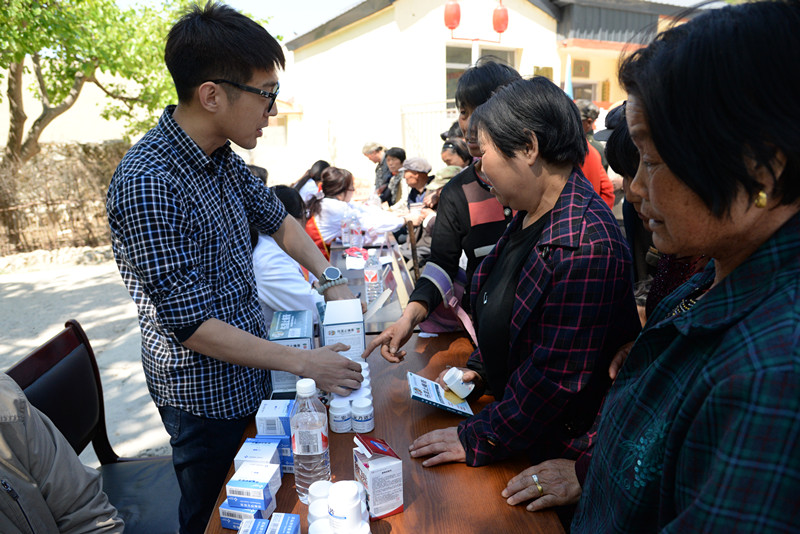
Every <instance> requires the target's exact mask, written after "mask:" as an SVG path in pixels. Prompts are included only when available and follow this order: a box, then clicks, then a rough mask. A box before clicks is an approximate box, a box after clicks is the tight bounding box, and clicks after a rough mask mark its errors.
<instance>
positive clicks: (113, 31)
mask: <svg viewBox="0 0 800 534" xmlns="http://www.w3.org/2000/svg"><path fill="white" fill-rule="evenodd" d="M4 3H5V4H6V6H5V7H4V8H3V9H0V79H3V78H4V77H6V73H7V70H8V68H9V66H10V65H11V64H13V63H23V64H24V65H25V66H26V68H27V69H29V70H31V71H34V72H36V73H37V74H39V75H40V77H39V79H37V80H36V83H35V84H34V85H33V87H29V88H28V89H29V90H31V91H33V92H34V94H38V95H40V99H42V100H43V102H44V103H49V106H50V107H53V108H55V107H57V106H58V105H59V104H60V103H62V102H64V100H65V99H66V98H68V95H69V93H70V91H72V90H74V86H75V81H76V78H79V77H80V76H83V77H85V78H86V81H87V82H90V83H97V84H98V85H99V86H100V87H101V88H102V89H103V90H104V91H105V92H106V94H107V95H108V98H109V100H108V102H109V103H108V107H107V108H106V110H105V111H104V112H103V113H104V116H106V117H114V118H118V119H123V120H125V121H126V124H127V126H128V132H127V133H128V134H129V135H135V134H138V133H140V132H141V131H142V130H144V129H146V128H147V127H149V126H152V124H153V123H154V122H155V117H157V115H158V113H159V112H160V111H161V110H162V109H163V108H164V106H166V105H167V104H168V103H169V102H171V101H173V100H174V99H175V97H174V89H173V88H172V83H171V80H170V78H169V73H168V72H167V69H166V67H165V66H164V59H163V58H164V39H165V37H166V35H167V33H168V31H169V28H170V27H171V25H172V24H173V23H174V21H175V20H177V18H178V16H179V13H180V12H181V11H182V10H183V9H184V8H185V7H186V6H187V5H188V4H189V1H188V0H164V1H163V2H162V4H161V5H160V6H158V7H157V8H152V7H143V8H130V9H125V10H123V9H120V8H119V6H117V4H116V2H115V1H114V0H44V1H43V0H38V1H37V0H4ZM34 58H37V59H38V61H36V62H35V61H34ZM37 64H38V66H39V67H40V68H38V69H37V68H36V67H35V65H37ZM41 95H46V96H44V97H43V96H41ZM3 96H4V95H0V101H2V100H1V99H2V98H3ZM19 104H20V105H21V102H20V103H19Z"/></svg>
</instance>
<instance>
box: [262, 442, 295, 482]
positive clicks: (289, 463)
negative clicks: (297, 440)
mask: <svg viewBox="0 0 800 534" xmlns="http://www.w3.org/2000/svg"><path fill="white" fill-rule="evenodd" d="M251 439H256V440H259V441H263V442H267V443H270V442H272V443H277V444H278V458H279V460H280V464H281V472H282V473H294V455H293V453H292V437H291V435H286V436H261V435H257V436H256V437H255V438H251Z"/></svg>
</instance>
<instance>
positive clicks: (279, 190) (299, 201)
mask: <svg viewBox="0 0 800 534" xmlns="http://www.w3.org/2000/svg"><path fill="white" fill-rule="evenodd" d="M272 190H273V191H274V192H275V196H277V197H278V200H280V201H281V202H283V207H284V208H286V211H287V212H288V213H289V215H291V216H292V217H294V218H295V219H302V218H303V215H304V214H305V210H306V205H305V203H304V202H303V198H302V197H301V196H300V193H298V192H297V191H295V190H294V189H293V188H291V187H289V186H288V185H276V186H275V187H273V188H272Z"/></svg>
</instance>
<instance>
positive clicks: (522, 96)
mask: <svg viewBox="0 0 800 534" xmlns="http://www.w3.org/2000/svg"><path fill="white" fill-rule="evenodd" d="M471 125H474V126H476V127H477V132H478V141H479V146H480V149H481V152H482V154H483V159H482V169H483V172H484V173H485V174H486V179H487V180H488V182H489V183H490V185H491V188H492V193H493V194H494V195H495V196H497V198H498V200H499V201H500V203H501V204H503V205H507V206H509V207H511V208H512V209H514V210H516V211H517V214H516V215H515V217H514V218H513V220H512V221H511V224H510V225H509V227H508V228H507V229H506V231H505V233H504V234H503V236H502V237H501V238H500V240H499V241H498V243H497V245H496V247H495V248H494V250H493V251H492V252H491V253H490V254H489V255H488V256H487V257H486V259H485V260H484V261H483V263H481V265H480V266H479V267H478V270H477V271H476V272H475V276H474V277H473V279H472V288H471V298H472V309H473V312H474V317H475V324H476V333H477V340H478V348H477V350H476V351H475V353H474V354H473V356H472V357H471V364H470V365H469V367H470V369H467V370H465V373H464V375H465V376H464V379H465V381H474V382H477V383H479V384H481V385H485V386H487V387H488V389H489V390H490V392H491V393H492V394H493V395H494V396H495V398H496V399H497V400H496V402H493V403H491V404H489V405H487V406H486V407H485V408H484V409H483V410H482V411H480V412H479V413H477V414H475V415H474V416H472V417H469V418H468V419H466V420H465V421H464V422H462V423H461V424H460V425H458V427H452V428H447V429H443V430H436V431H433V432H430V433H428V434H426V435H423V436H421V437H419V438H417V439H416V440H415V441H414V443H413V444H412V446H411V456H412V457H414V458H421V457H426V456H431V458H428V459H426V460H425V461H424V462H423V465H424V466H426V467H429V466H434V465H437V464H440V463H442V462H453V461H456V462H466V463H467V464H468V465H471V466H479V465H485V464H488V463H491V462H494V461H498V460H501V459H504V458H506V457H508V456H510V455H512V454H514V453H517V452H524V453H526V454H527V455H528V456H529V457H530V458H531V459H533V460H534V461H541V460H545V459H548V458H554V457H567V458H575V457H577V456H578V454H580V453H581V452H582V451H583V450H585V449H586V448H587V447H588V446H589V444H590V441H591V440H590V439H587V438H586V437H584V436H583V434H584V433H585V432H586V430H587V429H588V427H589V425H591V424H592V422H593V421H594V419H595V416H596V414H597V410H598V408H599V406H600V401H601V399H602V397H603V395H604V394H605V391H606V389H607V387H608V365H609V362H610V360H611V357H612V356H613V354H614V353H615V352H616V350H617V349H618V348H619V347H620V346H621V345H623V344H624V343H626V342H628V341H631V340H632V339H633V338H634V337H635V336H636V334H637V332H638V331H639V321H638V317H637V314H636V308H635V305H634V301H633V290H632V285H631V272H630V269H631V260H630V253H629V252H628V248H627V244H626V243H625V238H624V237H623V236H622V233H621V231H620V228H619V225H618V224H617V222H616V220H615V219H614V217H613V215H612V213H611V210H610V209H609V208H608V206H607V205H606V204H605V203H604V202H603V200H602V199H601V198H600V197H599V196H598V195H597V193H595V192H594V190H593V188H592V186H591V184H590V183H589V182H588V181H587V180H586V179H585V178H584V177H583V176H582V175H581V173H580V170H579V165H580V163H581V161H582V160H583V158H584V157H585V155H586V144H585V139H584V136H583V130H582V128H581V125H580V117H579V115H578V110H577V108H576V107H575V104H573V103H572V101H571V100H570V99H569V97H567V96H566V95H565V94H564V92H563V91H562V90H561V89H559V88H558V87H557V86H555V85H554V84H553V83H552V82H550V81H549V80H547V79H546V78H543V77H535V78H533V79H531V80H520V81H516V82H514V83H511V84H510V85H507V86H505V87H503V88H501V89H499V90H498V91H497V92H496V93H495V95H494V96H493V97H492V98H490V99H489V100H488V101H487V102H486V103H485V104H483V105H481V106H479V107H478V108H477V109H476V110H475V111H474V112H473V115H472V118H471ZM477 389H481V388H477Z"/></svg>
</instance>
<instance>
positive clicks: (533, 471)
mask: <svg viewBox="0 0 800 534" xmlns="http://www.w3.org/2000/svg"><path fill="white" fill-rule="evenodd" d="M532 475H536V477H537V478H538V481H539V486H541V487H542V491H539V488H538V487H537V486H536V482H535V481H534V479H533V476H532ZM581 492H582V490H581V485H580V483H578V477H577V475H575V461H574V460H564V459H557V460H547V461H545V462H542V463H540V464H539V465H534V466H533V467H529V468H527V469H526V470H524V471H522V472H521V473H520V474H518V475H517V476H515V477H514V478H512V479H511V480H509V481H508V485H507V486H506V489H504V490H503V491H502V493H501V495H502V496H503V498H504V499H506V502H507V503H508V504H510V505H515V504H519V503H522V502H525V501H529V500H531V499H534V500H533V502H531V503H530V504H528V506H527V507H526V508H527V510H528V511H529V512H535V511H537V510H544V509H545V508H550V507H552V506H561V505H564V504H573V503H576V502H578V499H579V498H580V496H581Z"/></svg>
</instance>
